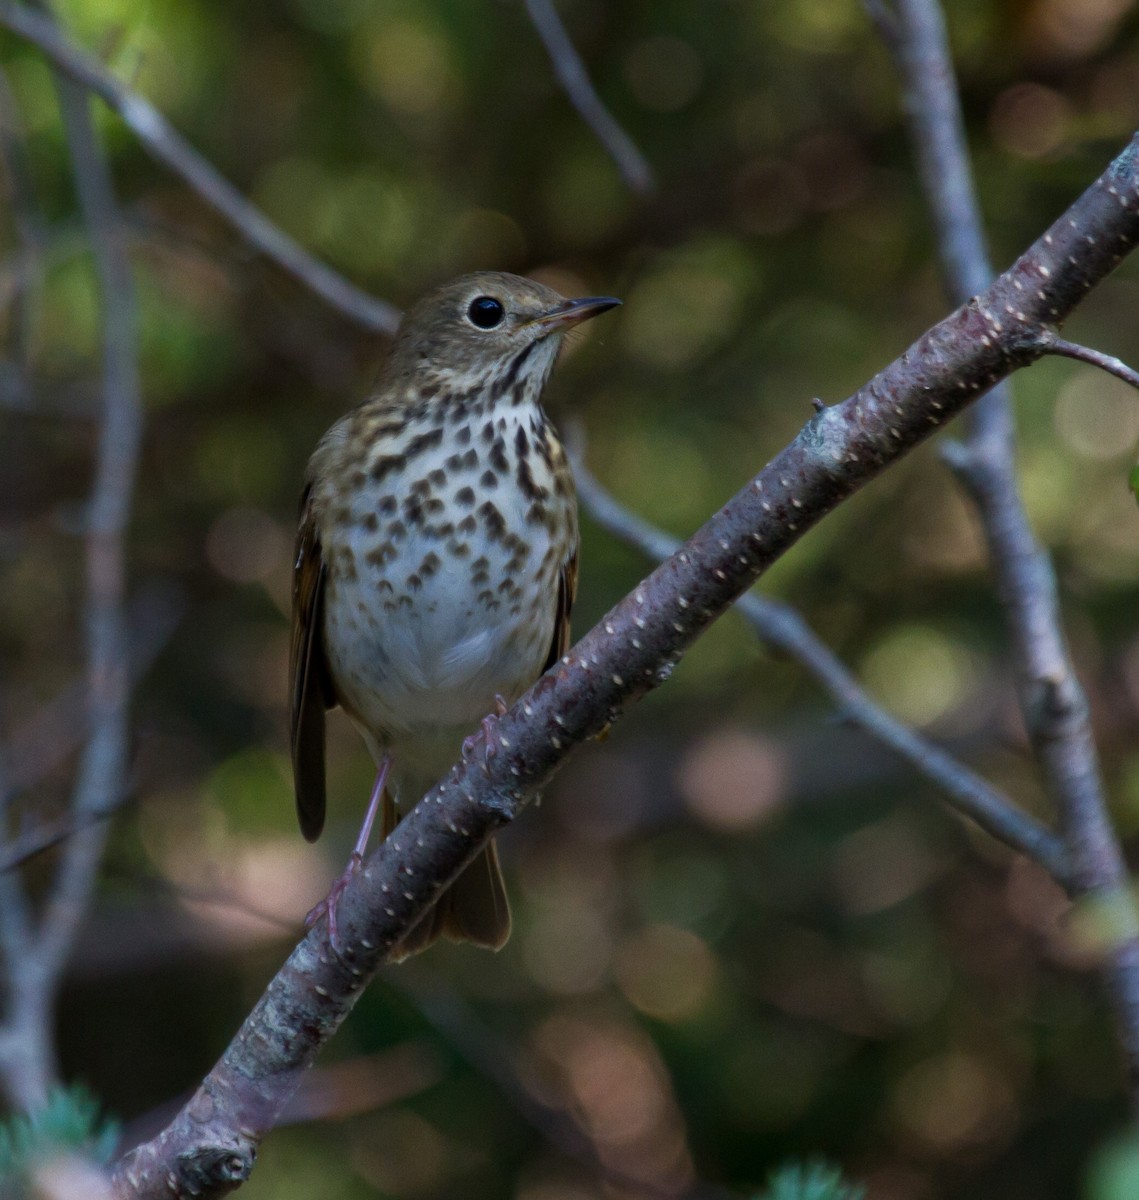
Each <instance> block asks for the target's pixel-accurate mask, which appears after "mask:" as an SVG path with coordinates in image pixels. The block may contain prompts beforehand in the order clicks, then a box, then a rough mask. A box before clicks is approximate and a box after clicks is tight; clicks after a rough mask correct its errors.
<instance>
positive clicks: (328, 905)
mask: <svg viewBox="0 0 1139 1200" xmlns="http://www.w3.org/2000/svg"><path fill="white" fill-rule="evenodd" d="M363 862H364V856H363V855H362V854H359V853H357V852H356V851H355V850H354V851H353V852H352V855H351V857H350V858H349V859H348V865H347V866H346V867H345V868H344V873H343V874H342V875H341V876H340V878H339V879H337V880H336V882H335V883H333V885H332V887H330V888H329V889H328V895H327V896H325V898H324V899H323V900H322V901H321V902H320V903H319V904H316V905H314V906H313V907H312V908H310V909H309V910H308V912H307V913H306V914H305V928H306V929H311V928H312V927H313V926H314V925H315V924H316V923H317V922H318V921H319V920H320V918H321V917H328V941H329V944H330V945H331V946H332V949H333V950H334V951H335V952H336V953H337V954H339V953H340V951H341V945H340V930H339V929H338V928H337V924H336V907H337V905H338V904H339V903H340V897H341V896H343V895H344V893H345V891H346V890H347V888H348V884H349V883H350V882H351V880H352V876H353V875H355V874H356V872H357V871H358V870H359V869H360V867H361V865H362V864H363Z"/></svg>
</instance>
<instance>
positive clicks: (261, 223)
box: [0, 0, 400, 333]
mask: <svg viewBox="0 0 1139 1200" xmlns="http://www.w3.org/2000/svg"><path fill="white" fill-rule="evenodd" d="M0 25H4V26H6V27H7V28H8V29H10V30H11V31H12V32H13V33H15V34H17V35H19V36H20V37H22V38H24V39H26V40H27V41H29V42H31V43H32V44H33V45H35V46H38V47H39V49H40V50H42V51H43V53H44V54H46V55H47V56H48V58H50V59H51V60H52V62H53V63H55V65H56V66H57V67H58V68H59V69H60V70H61V71H63V72H65V73H66V74H67V75H69V76H70V77H71V78H72V79H74V80H76V81H77V82H78V83H81V84H82V85H83V86H84V87H85V88H87V89H88V90H90V91H92V92H94V93H95V95H97V96H98V97H99V98H100V99H102V100H103V101H104V102H105V103H106V104H108V105H109V106H110V107H111V108H113V109H114V110H115V112H117V113H118V114H119V116H120V117H122V119H123V120H124V121H125V122H126V124H127V126H128V127H129V128H130V129H131V130H132V132H133V133H134V134H135V136H136V137H137V138H138V139H139V141H140V142H142V144H143V145H144V146H145V147H146V148H147V150H149V151H150V153H151V154H153V155H154V157H155V158H157V159H158V160H159V162H161V163H163V164H165V165H166V166H167V167H169V168H170V170H172V171H173V172H174V173H175V174H176V175H178V176H180V177H181V178H182V179H183V180H184V181H185V182H186V183H187V184H189V186H190V187H191V188H193V190H194V191H195V192H197V193H198V195H199V196H200V197H201V198H202V199H203V200H204V201H205V202H206V203H207V204H208V205H210V207H211V208H213V209H214V210H215V211H217V212H219V213H220V214H221V215H222V216H223V217H225V219H226V220H227V221H229V222H230V224H231V225H233V226H234V228H236V229H237V230H238V232H239V233H241V235H242V236H243V237H244V238H245V239H246V241H248V242H249V243H250V244H251V245H252V246H255V247H256V248H257V249H258V250H260V251H261V253H262V254H264V255H266V256H267V257H268V258H271V259H272V260H273V261H274V262H276V263H277V264H278V265H279V266H281V267H283V268H284V269H285V270H286V271H288V272H289V274H291V275H292V276H293V277H294V278H295V279H298V280H299V281H300V282H301V283H303V284H304V285H305V286H306V287H307V288H309V289H310V290H311V291H313V292H315V293H316V294H317V295H318V296H320V297H321V299H322V300H324V301H325V302H326V303H328V304H330V305H332V307H333V308H335V309H337V310H338V311H340V312H341V313H343V314H344V315H345V316H347V317H350V318H351V319H352V320H353V321H355V322H357V324H359V325H362V326H363V327H364V328H365V329H372V330H375V331H376V332H378V333H394V332H395V330H396V327H397V326H398V325H399V318H400V313H399V309H397V308H396V307H395V306H394V305H391V304H389V303H388V302H387V301H386V300H379V299H377V298H376V297H375V296H369V295H368V293H367V292H365V291H362V290H361V289H360V288H358V287H356V285H355V284H353V283H350V282H349V281H348V280H347V279H345V278H344V276H343V275H341V274H340V273H339V272H338V271H334V270H333V269H332V268H331V267H329V266H328V265H327V264H325V263H322V262H320V261H319V259H316V258H314V257H313V256H312V255H311V254H309V252H308V251H307V250H305V249H304V248H303V247H302V246H300V245H299V244H298V243H297V242H295V241H294V240H293V239H292V238H291V237H289V235H288V234H287V233H285V232H284V231H283V230H282V229H280V228H278V226H276V225H274V224H273V222H272V221H270V220H269V218H268V217H266V216H265V214H264V213H262V212H261V211H260V209H258V208H256V207H254V206H253V205H252V204H250V203H249V201H248V200H246V199H245V197H244V196H243V195H242V194H241V193H240V192H239V191H238V190H237V188H235V187H234V186H233V184H232V183H230V182H229V181H228V180H227V179H225V178H224V177H223V176H222V175H221V174H220V173H219V172H218V171H217V169H216V168H215V167H214V166H213V165H212V164H211V163H210V162H208V161H207V160H206V159H204V158H203V157H202V156H201V155H200V154H199V153H198V152H197V151H196V150H195V149H194V148H193V146H191V145H190V143H189V142H187V141H186V139H185V138H183V137H182V135H181V134H180V133H178V131H177V130H176V129H175V128H174V127H173V126H172V125H171V124H170V123H169V122H168V121H167V120H166V118H165V117H164V116H163V115H162V114H161V113H160V112H159V111H158V109H156V108H155V107H154V106H153V105H152V104H151V103H150V102H149V101H147V100H144V99H143V98H142V97H141V96H139V95H137V94H136V93H135V92H132V91H131V90H130V89H129V88H128V87H126V86H125V85H124V84H122V83H120V82H119V80H117V79H116V78H115V77H114V76H113V75H112V74H111V73H110V72H109V71H107V70H106V69H105V68H104V67H103V65H102V64H101V63H100V62H99V61H98V60H97V59H96V58H94V57H93V56H92V55H90V54H87V53H86V52H85V51H83V50H81V49H79V48H78V47H77V46H75V45H74V44H73V43H72V42H71V41H69V40H68V39H67V38H66V37H65V36H64V35H63V34H62V33H61V32H60V31H59V29H58V28H56V27H55V26H54V25H53V24H52V23H51V22H50V21H48V20H46V19H45V18H44V17H42V16H40V15H39V14H38V13H35V12H32V11H31V10H29V9H28V8H26V7H24V6H23V5H21V4H16V3H13V0H0Z"/></svg>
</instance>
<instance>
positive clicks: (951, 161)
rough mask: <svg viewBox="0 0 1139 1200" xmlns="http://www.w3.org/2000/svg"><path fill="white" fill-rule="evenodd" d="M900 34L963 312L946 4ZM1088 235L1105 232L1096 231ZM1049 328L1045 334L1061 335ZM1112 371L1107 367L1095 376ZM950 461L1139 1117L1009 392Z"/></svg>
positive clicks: (1137, 927)
mask: <svg viewBox="0 0 1139 1200" xmlns="http://www.w3.org/2000/svg"><path fill="white" fill-rule="evenodd" d="M896 7H897V16H898V25H899V35H898V38H897V39H896V41H895V42H894V43H893V46H892V48H893V49H894V51H895V54H896V56H897V60H898V64H899V68H900V70H901V73H902V78H903V81H904V89H905V94H906V106H907V110H908V114H909V119H910V123H911V128H912V132H913V141H914V145H915V149H916V153H917V157H918V161H919V165H920V171H921V177H922V183H923V186H924V189H925V192H926V197H927V201H928V203H929V205H930V208H931V210H932V212H933V215H934V221H935V225H936V227H937V233H938V242H939V245H940V247H941V254H942V259H943V262H944V264H945V271H946V275H947V278H948V282H949V289H950V292H951V294H952V295H953V296H954V298H955V299H956V300H958V301H962V300H964V299H966V298H967V297H969V296H971V295H974V294H975V293H977V292H980V291H981V290H982V289H984V288H985V287H986V286H987V285H988V283H989V280H990V279H991V278H992V267H991V265H990V263H989V259H988V255H987V253H986V251H985V245H984V237H983V234H982V232H981V221H980V215H979V212H980V210H979V206H978V204H977V198H976V193H975V189H974V187H973V181H972V174H971V171H970V168H969V159H968V153H967V150H966V145H965V136H964V129H963V122H962V117H961V109H960V101H959V98H958V94H957V88H956V85H955V83H954V75H953V65H952V62H951V59H950V55H949V48H948V41H947V38H946V33H945V23H944V19H943V17H942V13H941V9H940V7H939V6H938V4H937V2H936V0H897V5H896ZM1124 186H1125V185H1122V184H1121V185H1120V187H1117V186H1116V182H1115V180H1114V179H1112V178H1110V177H1109V178H1108V179H1107V181H1106V183H1105V187H1106V189H1107V193H1108V195H1116V196H1118V197H1119V199H1118V202H1119V203H1121V204H1122V203H1126V201H1125V199H1124V194H1125V192H1124ZM1085 232H1086V235H1087V236H1089V237H1094V236H1095V232H1094V231H1091V230H1088V231H1085ZM1041 282H1042V281H1041V280H1040V279H1039V278H1037V277H1033V276H1031V275H1027V276H1025V277H1023V278H1022V279H1020V280H1018V281H1017V283H1018V289H1017V290H1016V292H1015V293H1014V294H1013V295H1010V296H1008V297H1007V298H1006V299H1005V301H1004V303H1003V304H1002V305H1001V306H1000V307H999V308H996V309H994V310H991V313H992V320H994V321H995V322H997V323H998V324H1003V323H1004V322H1006V321H1013V322H1017V321H1019V317H1020V311H1021V308H1022V305H1023V304H1025V303H1029V302H1030V295H1031V293H1033V292H1036V291H1037V290H1038V289H1040V288H1041ZM1050 329H1051V322H1044V323H1042V326H1041V328H1040V330H1039V331H1038V332H1039V335H1040V336H1041V337H1042V338H1046V337H1047V336H1049V334H1050ZM1097 365H1103V364H1097ZM947 457H948V458H949V461H950V463H951V465H952V466H953V467H954V469H955V470H956V471H957V473H958V475H959V477H960V478H961V479H962V480H963V482H964V484H965V486H966V487H967V489H968V490H969V492H970V494H971V495H972V496H973V498H974V500H975V502H976V504H977V508H978V511H979V513H980V515H981V521H982V525H983V527H984V530H985V535H986V539H987V541H988V544H989V555H990V559H991V561H992V566H993V571H994V574H995V575H996V579H997V589H998V592H999V594H1000V597H1001V600H1002V603H1003V604H1004V606H1005V610H1006V612H1007V615H1008V621H1009V627H1010V631H1011V633H1012V637H1013V642H1014V646H1015V651H1016V661H1017V665H1018V676H1019V679H1018V684H1019V694H1020V704H1021V710H1022V712H1023V714H1024V719H1025V723H1026V725H1027V727H1028V732H1029V736H1030V738H1031V740H1032V744H1033V748H1034V750H1035V753H1036V757H1037V759H1038V760H1039V762H1040V764H1041V767H1042V769H1043V773H1044V777H1045V780H1046V783H1047V786H1048V790H1049V792H1050V793H1051V795H1052V797H1053V799H1054V801H1055V803H1056V806H1057V809H1058V811H1059V814H1060V822H1061V826H1062V828H1063V833H1064V838H1065V840H1066V842H1067V845H1068V854H1069V862H1070V865H1071V871H1072V874H1071V881H1072V884H1073V885H1074V891H1075V893H1076V894H1077V895H1087V896H1089V897H1092V898H1094V899H1096V900H1099V901H1102V902H1104V903H1105V904H1107V905H1109V906H1110V908H1111V911H1112V912H1113V913H1114V914H1115V918H1116V920H1115V930H1116V936H1115V939H1114V942H1113V944H1112V945H1111V946H1110V947H1109V948H1108V949H1107V951H1106V960H1105V963H1104V971H1105V975H1106V978H1107V981H1108V986H1109V992H1110V995H1111V999H1112V1004H1113V1007H1114V1009H1115V1016H1116V1022H1117V1026H1118V1029H1119V1033H1120V1038H1121V1041H1122V1044H1123V1047H1124V1050H1125V1053H1126V1056H1127V1061H1128V1074H1129V1078H1130V1084H1131V1090H1132V1099H1133V1102H1134V1103H1135V1104H1137V1105H1139V917H1137V915H1136V912H1135V907H1134V904H1133V903H1132V901H1131V898H1130V893H1129V890H1128V884H1129V880H1128V874H1127V868H1126V865H1125V863H1124V860H1123V855H1122V851H1121V849H1120V845H1119V841H1118V839H1117V837H1116V835H1115V832H1114V830H1113V829H1112V827H1111V822H1110V820H1109V818H1108V814H1107V805H1106V801H1105V797H1104V790H1103V781H1102V777H1101V774H1100V768H1099V760H1098V756H1097V754H1096V749H1095V744H1094V741H1093V739H1092V734H1091V728H1090V722H1089V719H1088V710H1087V700H1086V698H1085V696H1084V693H1083V690H1082V688H1081V687H1080V684H1079V681H1078V680H1077V678H1076V675H1075V671H1074V670H1073V667H1072V663H1071V659H1070V657H1069V654H1068V649H1067V646H1066V644H1065V640H1064V635H1063V632H1062V626H1061V621H1060V612H1059V603H1058V599H1057V592H1056V577H1055V573H1054V571H1053V569H1052V565H1051V562H1050V561H1049V559H1048V556H1047V554H1046V553H1045V551H1044V550H1043V549H1042V548H1041V546H1040V545H1039V544H1038V543H1037V541H1036V539H1035V537H1034V535H1033V532H1032V528H1031V526H1030V524H1029V522H1028V517H1027V515H1026V513H1025V510H1024V504H1023V502H1022V500H1021V497H1020V494H1019V490H1018V487H1017V481H1016V472H1015V445H1014V429H1013V420H1012V413H1011V406H1010V403H1009V394H1008V390H1007V388H1004V387H999V388H995V389H994V390H993V391H992V392H991V393H990V394H989V395H988V396H986V397H985V398H984V399H983V400H982V401H981V402H980V403H979V404H978V405H977V406H976V408H975V409H974V411H973V413H972V414H971V417H970V423H969V432H968V436H967V438H966V440H965V443H964V444H963V445H959V446H954V447H952V448H951V449H949V452H948V455H947Z"/></svg>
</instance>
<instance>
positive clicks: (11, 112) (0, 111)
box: [0, 72, 46, 392]
mask: <svg viewBox="0 0 1139 1200" xmlns="http://www.w3.org/2000/svg"><path fill="white" fill-rule="evenodd" d="M0 162H2V163H3V166H4V173H5V175H6V177H7V182H8V197H9V200H10V209H11V212H12V221H13V224H14V225H15V228H16V234H17V237H18V238H19V241H20V253H19V255H18V256H17V259H16V269H15V270H13V271H12V272H11V273H10V276H9V278H10V280H11V283H10V287H11V304H12V306H13V308H14V310H15V317H14V319H13V321H12V323H11V326H12V354H11V356H10V357H11V358H12V360H13V364H14V367H13V368H12V369H14V370H15V371H16V372H17V373H18V376H20V377H21V381H22V376H23V375H24V373H25V372H26V371H27V367H28V358H29V355H30V352H31V340H32V314H33V313H34V311H35V302H36V294H37V292H38V290H39V288H38V284H39V281H40V279H41V277H42V274H43V262H42V250H43V245H44V242H45V240H46V238H45V230H44V222H43V219H42V217H41V216H40V214H39V211H38V209H37V206H36V194H35V187H34V186H33V184H32V172H31V167H30V165H29V163H28V155H27V145H26V134H25V131H24V128H23V126H22V123H21V121H20V116H19V109H18V106H17V104H16V98H15V96H14V95H13V94H12V89H11V86H10V85H9V83H8V77H7V75H5V74H4V73H3V72H0ZM6 365H7V364H6ZM24 390H25V392H26V390H27V389H26V387H25V388H24Z"/></svg>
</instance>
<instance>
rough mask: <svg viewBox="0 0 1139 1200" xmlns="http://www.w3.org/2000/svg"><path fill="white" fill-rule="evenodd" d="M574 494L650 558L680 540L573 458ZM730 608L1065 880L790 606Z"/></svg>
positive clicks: (1038, 831) (1049, 835) (1020, 815)
mask: <svg viewBox="0 0 1139 1200" xmlns="http://www.w3.org/2000/svg"><path fill="white" fill-rule="evenodd" d="M574 476H575V477H576V479H577V493H578V498H579V499H580V500H581V502H582V504H583V505H584V507H585V510H586V511H587V512H588V513H589V514H590V516H592V517H593V519H594V520H595V521H596V522H597V523H598V524H599V525H600V526H601V527H602V528H603V529H607V530H609V532H610V533H612V534H614V535H615V536H617V537H619V538H620V539H621V540H622V541H624V542H628V543H629V544H630V545H632V546H636V547H637V549H639V550H640V551H642V553H644V554H645V555H647V556H648V557H649V558H651V559H655V560H661V559H665V558H668V557H669V556H670V555H672V554H675V553H676V552H677V550H679V549H680V542H679V541H678V540H677V539H676V538H673V537H670V536H669V535H668V534H666V533H663V532H662V531H661V530H659V529H656V528H654V527H653V526H652V525H650V524H649V523H648V522H647V521H645V520H643V519H642V518H641V517H638V516H636V515H635V514H634V513H631V512H629V510H628V509H627V508H625V507H624V506H623V505H621V504H619V503H618V502H617V501H616V500H615V499H614V498H613V497H612V496H611V495H610V494H609V493H608V492H607V491H606V490H605V489H604V488H603V487H602V486H601V484H599V483H598V482H597V480H596V479H595V478H594V477H593V475H592V474H590V472H589V471H588V470H587V469H586V467H585V465H584V463H583V462H582V461H581V459H580V457H577V456H575V457H574ZM736 611H737V612H738V613H739V614H740V615H741V616H742V617H743V618H744V620H746V621H747V623H748V624H749V625H750V626H751V628H752V630H753V631H754V632H755V634H756V636H757V637H758V638H759V639H760V640H761V641H763V642H765V643H766V644H767V645H768V646H771V647H772V648H774V649H777V650H781V651H782V652H783V653H785V654H787V655H789V656H790V657H791V658H793V659H795V660H796V661H797V662H798V663H800V664H801V665H802V666H803V667H805V668H806V669H807V671H808V672H810V674H811V675H813V676H814V678H815V679H816V680H817V681H818V682H819V683H820V684H821V685H822V687H823V688H824V689H825V690H826V691H827V692H828V693H829V694H830V696H831V697H832V698H833V699H834V700H835V701H836V702H837V704H838V705H839V706H840V708H841V710H842V713H843V716H844V717H846V718H847V719H848V720H849V721H851V722H852V724H854V725H857V726H858V728H859V729H862V730H864V731H865V732H866V733H868V734H869V735H870V736H871V737H873V738H875V739H877V740H878V741H879V742H881V743H882V744H883V745H885V746H887V747H888V748H889V749H891V750H893V751H894V753H895V754H897V755H898V756H899V757H901V758H902V759H904V760H905V761H906V762H908V763H909V764H910V765H911V766H912V767H914V768H915V769H916V770H917V771H918V772H919V773H920V774H922V775H924V776H925V777H926V778H927V779H929V780H931V781H932V782H933V783H934V784H936V785H937V787H938V788H940V789H941V791H942V792H943V793H944V794H945V798H946V799H947V801H948V802H949V803H950V804H951V805H952V806H953V808H955V809H956V810H957V811H958V812H959V813H960V814H961V815H962V816H965V817H968V818H969V819H970V820H972V821H975V822H976V823H977V824H978V825H979V826H980V827H981V828H982V829H984V830H985V831H986V832H987V833H989V834H991V835H992V836H993V837H995V838H996V839H997V840H998V841H1001V842H1003V843H1004V844H1005V845H1006V846H1009V847H1011V848H1012V849H1013V850H1016V851H1019V852H1020V853H1021V854H1026V855H1028V857H1029V858H1032V859H1035V861H1036V862H1038V863H1040V864H1041V865H1042V866H1043V867H1044V868H1045V869H1046V870H1048V871H1049V872H1050V873H1051V874H1052V875H1053V876H1055V877H1056V878H1057V879H1059V880H1061V881H1063V880H1065V879H1066V877H1067V862H1066V851H1065V848H1064V843H1063V842H1062V841H1061V839H1060V838H1058V837H1057V836H1056V835H1055V834H1054V833H1053V832H1052V831H1051V830H1049V829H1047V828H1046V827H1045V826H1044V825H1042V824H1041V823H1040V822H1039V821H1037V820H1035V818H1033V817H1031V816H1029V814H1028V813H1025V812H1022V811H1021V810H1020V809H1019V808H1018V807H1017V806H1016V805H1015V804H1014V803H1013V802H1012V800H1011V799H1009V797H1008V796H1006V795H1004V794H1003V793H1002V792H1000V791H998V790H997V789H996V788H994V787H992V786H991V785H989V784H988V783H987V782H986V781H985V780H984V779H982V778H981V776H979V775H978V774H976V772H974V771H971V770H969V768H968V767H967V766H965V764H964V763H962V762H959V761H958V760H957V759H956V758H954V757H953V755H951V754H948V753H946V751H944V750H942V749H941V748H940V747H939V746H937V745H935V744H934V743H933V742H931V741H930V740H929V739H928V738H925V737H922V735H921V734H919V733H917V732H915V731H914V730H913V729H910V728H909V727H908V726H907V725H905V724H903V723H902V722H901V721H898V720H896V719H895V718H894V717H892V716H890V714H889V713H888V712H886V710H885V709H883V708H881V707H880V706H879V705H877V704H875V703H874V701H873V700H872V699H871V698H870V696H868V695H867V694H866V692H865V691H864V690H863V688H862V687H861V686H860V685H859V683H858V681H857V679H855V678H854V676H853V675H852V674H851V673H850V672H849V671H848V670H847V669H846V667H844V666H843V664H842V663H841V662H840V661H839V659H838V658H837V657H836V656H835V655H833V654H832V653H831V652H830V650H829V649H828V648H827V647H826V645H825V644H824V643H823V642H822V641H821V640H820V639H819V638H818V637H817V636H816V634H815V633H814V632H813V631H812V629H811V628H810V626H809V625H808V624H807V623H806V621H804V620H803V618H802V617H801V616H800V615H799V614H798V613H797V612H796V611H795V610H794V609H793V608H792V607H791V606H790V605H788V604H781V603H779V602H778V601H776V600H771V599H769V598H768V597H766V596H760V595H758V594H756V593H755V592H749V593H748V594H747V595H746V596H741V597H740V599H739V600H737V601H736Z"/></svg>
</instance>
